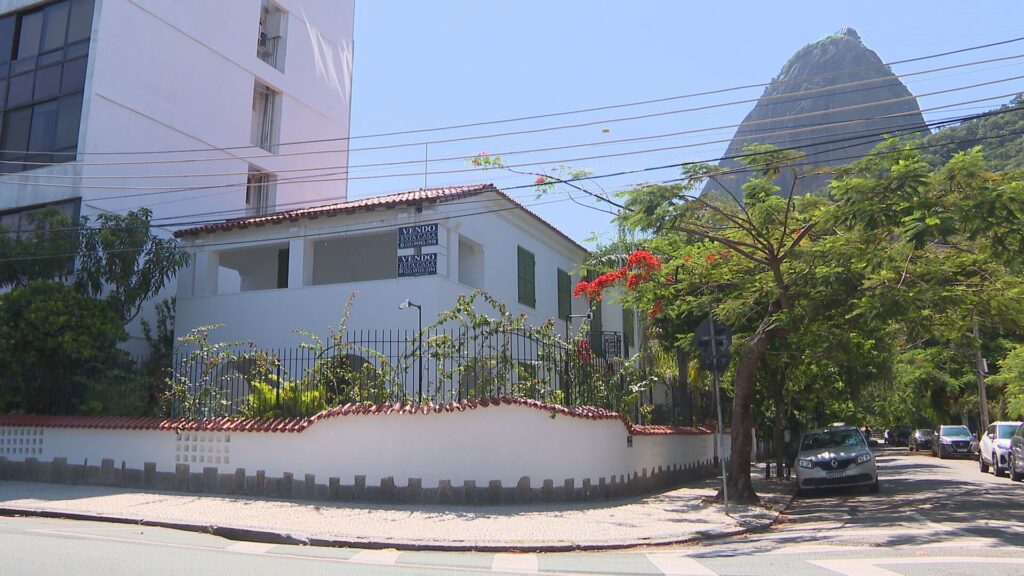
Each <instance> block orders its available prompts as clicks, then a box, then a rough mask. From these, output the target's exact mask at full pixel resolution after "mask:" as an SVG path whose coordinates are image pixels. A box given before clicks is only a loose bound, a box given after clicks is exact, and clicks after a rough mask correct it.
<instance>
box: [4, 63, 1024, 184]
mask: <svg viewBox="0 0 1024 576" xmlns="http://www.w3.org/2000/svg"><path fill="white" fill-rule="evenodd" d="M1020 58H1024V54H1015V55H1011V56H1003V57H999V58H990V59H987V60H977V61H973V62H967V63H961V64H954V65H950V66H943V67H939V68H932V69H929V70H920V71H916V72H910V73H907V74H903V75H901V76H899V77H895V76H884V77H878V78H869V79H866V80H857V81H853V82H846V83H841V84H834V85H831V86H825V87H822V88H814V89H809V90H804V91H799V92H792V93H788V94H778V95H774V96H762V97H761V98H750V99H745V100H734V101H731V102H723V103H716V104H708V105H705V106H698V107H694V108H686V109H681V110H674V111H670V112H662V113H658V114H681V113H686V112H694V111H701V110H708V109H713V108H721V107H726V106H733V105H738V104H749V103H758V102H772V101H774V100H781V101H785V102H787V103H789V102H801V101H809V100H815V99H818V98H825V97H828V98H831V97H834V96H838V95H843V94H851V93H855V92H863V91H866V90H877V89H880V88H888V87H891V86H896V85H899V84H900V82H899V80H900V78H909V77H911V76H918V75H922V74H930V73H934V72H940V71H946V70H951V69H956V68H964V67H968V66H976V65H979V64H988V63H992V62H999V61H1006V60H1017V59H1020ZM880 82H885V83H886V84H883V85H881V86H871V87H868V88H857V89H854V90H838V89H840V88H844V87H850V86H863V85H865V84H877V83H880ZM796 96H801V97H799V98H796ZM803 96H806V97H803ZM626 120H628V118H627V119H626ZM612 121H618V120H615V119H613V120H612ZM551 128H555V129H559V127H551ZM674 135H676V133H668V134H664V135H658V136H646V137H641V138H626V139H617V140H603V141H597V142H590V143H584V144H571V145H567V146H566V147H583V146H599V145H607V144H616V143H620V142H631V141H636V140H642V139H655V138H660V137H667V136H674ZM487 137H488V136H487V135H483V136H478V137H477V136H474V137H473V138H487ZM434 143H435V142H429V144H434ZM422 144H424V143H414V144H395V145H384V146H373V147H367V148H350V149H347V150H346V149H340V150H316V151H302V152H285V153H280V154H272V153H271V154H259V155H255V156H217V157H206V158H177V159H164V160H129V161H115V162H76V163H75V164H76V165H77V166H133V165H150V164H154V165H155V164H179V163H196V162H225V161H233V160H241V159H254V160H259V159H267V158H281V157H287V156H304V155H313V154H328V153H338V154H341V153H346V152H362V151H370V150H382V149H388V148H399V147H408V146H419V145H422ZM252 147H254V146H249V148H252ZM211 150H212V149H211ZM547 150H551V148H540V149H534V150H519V151H506V152H498V153H496V154H499V155H505V156H508V155H512V154H525V153H529V152H537V151H547ZM29 153H30V152H29V151H23V150H19V151H13V150H0V154H29ZM68 154H73V153H71V152H69V153H68ZM468 158H471V156H452V157H446V158H435V159H431V160H430V162H444V161H451V160H465V159H468ZM66 163H67V162H30V161H19V160H0V164H21V165H27V166H55V165H56V166H59V165H62V164H66ZM422 163H423V160H422V159H416V160H403V161H397V162H380V163H369V164H348V165H347V167H348V168H350V169H351V168H366V167H379V166H394V165H400V164H422ZM315 169H316V168H299V169H285V170H277V171H276V172H277V173H281V172H290V171H297V170H315ZM239 174H243V173H240V172H226V173H208V174H202V173H200V174H165V175H142V176H133V175H121V176H116V175H111V176H103V175H84V176H61V175H53V176H49V175H46V174H31V173H22V174H19V175H20V176H38V177H44V178H46V177H51V178H52V177H64V178H110V179H113V178H181V177H201V176H226V175H239Z"/></svg>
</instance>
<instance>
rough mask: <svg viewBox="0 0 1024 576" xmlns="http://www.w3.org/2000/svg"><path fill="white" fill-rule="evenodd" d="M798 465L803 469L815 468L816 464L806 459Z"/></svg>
mask: <svg viewBox="0 0 1024 576" xmlns="http://www.w3.org/2000/svg"><path fill="white" fill-rule="evenodd" d="M797 463H798V464H799V465H800V467H801V468H814V462H811V461H810V460H808V459H806V458H801V459H800V460H799V462H797Z"/></svg>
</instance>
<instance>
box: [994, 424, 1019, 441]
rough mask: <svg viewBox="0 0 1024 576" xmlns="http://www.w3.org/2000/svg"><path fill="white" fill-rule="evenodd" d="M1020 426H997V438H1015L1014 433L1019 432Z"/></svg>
mask: <svg viewBox="0 0 1024 576" xmlns="http://www.w3.org/2000/svg"><path fill="white" fill-rule="evenodd" d="M1017 426H1019V424H1000V425H998V426H996V438H1000V439H1003V440H1006V439H1009V438H1013V433H1014V432H1016V431H1017Z"/></svg>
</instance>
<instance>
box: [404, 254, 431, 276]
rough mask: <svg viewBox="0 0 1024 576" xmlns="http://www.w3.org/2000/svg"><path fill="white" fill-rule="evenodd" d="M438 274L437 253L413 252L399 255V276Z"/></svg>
mask: <svg viewBox="0 0 1024 576" xmlns="http://www.w3.org/2000/svg"><path fill="white" fill-rule="evenodd" d="M434 274H437V254H411V255H409V256H399V257H398V277H399V278H406V277H409V276H431V275H434Z"/></svg>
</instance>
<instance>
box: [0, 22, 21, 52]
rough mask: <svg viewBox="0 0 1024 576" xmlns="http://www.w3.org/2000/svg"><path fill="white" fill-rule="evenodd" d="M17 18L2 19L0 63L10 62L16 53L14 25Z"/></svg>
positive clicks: (0, 26)
mask: <svg viewBox="0 0 1024 576" xmlns="http://www.w3.org/2000/svg"><path fill="white" fill-rule="evenodd" d="M16 18H17V17H16V16H8V17H6V18H0V62H10V61H11V52H13V51H14V23H15V22H16V21H17V20H16Z"/></svg>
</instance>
